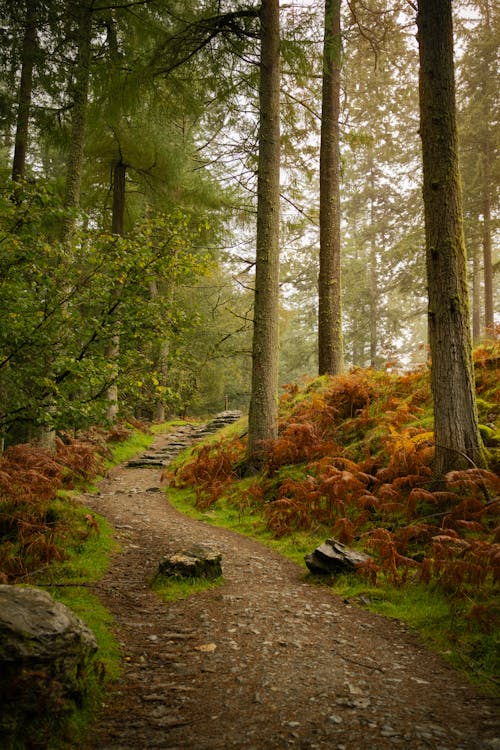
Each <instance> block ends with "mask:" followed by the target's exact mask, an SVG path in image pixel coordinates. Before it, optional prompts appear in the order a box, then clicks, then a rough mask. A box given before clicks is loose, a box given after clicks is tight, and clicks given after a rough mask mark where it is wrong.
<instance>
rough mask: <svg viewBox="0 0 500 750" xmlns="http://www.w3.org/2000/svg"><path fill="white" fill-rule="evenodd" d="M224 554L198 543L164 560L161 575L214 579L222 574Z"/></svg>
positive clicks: (159, 570) (160, 567)
mask: <svg viewBox="0 0 500 750" xmlns="http://www.w3.org/2000/svg"><path fill="white" fill-rule="evenodd" d="M221 560H222V555H221V554H220V553H219V552H217V550H214V549H213V548H212V547H209V546H207V545H202V544H197V545H194V546H193V547H190V548H189V549H186V550H182V551H180V552H176V553H175V554H174V555H170V556H169V557H166V558H165V559H164V560H162V561H161V562H160V564H159V566H158V573H160V575H164V576H169V577H171V578H207V579H209V580H214V579H215V578H219V577H220V576H221V575H222V565H221Z"/></svg>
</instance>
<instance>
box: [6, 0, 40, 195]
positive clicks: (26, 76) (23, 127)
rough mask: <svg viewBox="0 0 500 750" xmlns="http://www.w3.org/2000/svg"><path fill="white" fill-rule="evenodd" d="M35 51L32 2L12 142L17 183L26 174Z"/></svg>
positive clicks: (30, 0)
mask: <svg viewBox="0 0 500 750" xmlns="http://www.w3.org/2000/svg"><path fill="white" fill-rule="evenodd" d="M36 51H37V36H36V13H35V2H34V0H28V2H27V3H26V22H25V27H24V38H23V50H22V68H21V81H20V84H19V100H18V108H17V123H16V138H15V142H14V159H13V162H12V179H13V180H14V181H15V182H19V181H20V180H23V179H24V176H25V172H26V151H27V148H28V128H29V118H30V109H31V89H32V85H33V63H34V60H35V55H36Z"/></svg>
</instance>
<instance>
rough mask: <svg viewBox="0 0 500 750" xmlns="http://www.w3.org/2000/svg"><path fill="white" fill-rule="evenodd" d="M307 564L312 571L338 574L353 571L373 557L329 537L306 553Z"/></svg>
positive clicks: (323, 573)
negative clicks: (312, 550)
mask: <svg viewBox="0 0 500 750" xmlns="http://www.w3.org/2000/svg"><path fill="white" fill-rule="evenodd" d="M304 559H305V561H306V565H307V567H308V568H309V570H310V571H311V573H318V574H322V575H336V574H338V573H346V572H352V571H354V570H356V568H357V567H358V566H359V565H362V564H363V563H367V562H369V561H370V560H371V559H372V558H371V557H370V556H369V555H365V554H364V553H363V552H358V551H357V550H354V549H351V548H350V547H346V545H345V544H342V543H341V542H338V541H337V540H336V539H327V540H326V541H325V542H324V543H323V544H320V546H319V547H316V549H315V550H314V552H311V553H310V554H309V555H305V558H304Z"/></svg>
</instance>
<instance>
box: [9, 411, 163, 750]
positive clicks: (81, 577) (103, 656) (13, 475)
mask: <svg viewBox="0 0 500 750" xmlns="http://www.w3.org/2000/svg"><path fill="white" fill-rule="evenodd" d="M141 427H142V426H141V425H140V424H136V425H133V426H127V427H124V426H117V427H115V428H114V429H113V430H112V431H111V432H105V431H104V430H100V429H99V430H98V429H93V430H91V431H89V432H88V433H86V434H85V435H82V436H79V437H78V438H77V439H75V438H71V437H69V436H63V437H62V438H59V439H58V440H57V446H56V452H55V453H54V454H52V453H49V452H48V451H44V450H41V449H39V448H35V447H33V446H30V445H18V446H14V447H12V448H9V449H7V451H5V453H4V454H3V456H1V457H0V582H1V583H14V584H16V583H17V584H19V583H22V584H30V585H36V586H40V587H43V588H45V589H46V590H47V591H49V593H50V594H51V595H52V596H54V598H55V599H57V600H58V601H61V602H62V603H63V604H65V605H66V606H68V607H69V608H70V609H71V610H73V611H74V612H75V613H76V614H77V615H78V616H79V617H80V618H81V619H82V620H83V621H84V622H85V623H86V624H87V626H88V627H89V628H90V629H91V630H92V632H93V633H94V635H95V637H96V640H97V644H98V652H97V655H96V657H95V658H94V660H93V667H92V669H90V670H88V672H87V673H86V676H85V691H86V696H85V702H84V704H83V705H81V706H78V708H76V707H75V710H73V711H72V712H71V713H69V714H66V715H65V716H64V721H61V717H60V716H57V717H51V716H50V715H40V716H35V715H34V716H33V721H32V723H30V722H26V726H23V728H22V733H23V736H22V737H20V738H12V742H11V746H12V747H19V748H25V747H28V746H30V747H31V746H33V747H35V746H36V747H42V746H43V747H50V748H54V750H55V749H56V748H66V749H67V748H71V747H74V743H75V741H77V740H78V737H81V736H83V734H84V731H85V727H86V726H87V725H88V722H89V720H90V719H91V718H92V716H93V715H94V713H95V711H96V710H97V709H98V708H100V707H101V705H102V700H103V696H104V690H105V685H106V684H107V683H108V682H109V681H110V680H113V679H115V678H116V677H117V676H118V673H119V658H120V655H119V646H118V643H117V641H116V639H115V638H114V636H113V635H112V624H113V623H112V618H111V615H110V614H109V613H108V612H107V610H106V609H105V608H104V607H103V606H102V604H101V603H100V601H99V599H98V598H97V597H96V596H94V595H93V594H92V593H91V592H90V591H89V590H88V588H86V586H87V585H88V584H89V583H92V582H95V581H98V580H99V579H100V578H101V577H102V575H103V574H104V572H105V571H106V569H107V566H108V562H109V555H110V552H111V551H112V550H113V548H114V547H115V543H114V541H113V538H112V530H111V527H110V526H109V525H108V524H107V522H106V521H105V520H104V519H103V518H101V517H100V516H98V515H96V514H94V513H92V512H91V511H90V510H89V509H88V508H85V507H83V506H82V505H81V504H80V503H78V502H77V501H76V500H75V498H74V493H75V491H77V490H79V489H83V488H88V486H89V484H90V483H91V482H92V481H93V480H95V479H96V478H97V477H98V476H99V474H100V473H101V472H102V471H104V470H105V468H107V467H109V466H110V465H111V464H115V463H120V462H121V461H123V460H125V459H126V458H127V457H129V456H131V455H134V454H136V453H137V452H138V450H141V449H143V448H145V447H146V446H147V445H148V444H149V443H150V442H151V436H150V435H146V434H145V433H144V431H143V430H142V429H141ZM33 733H35V734H34V735H33ZM34 736H36V738H37V739H36V742H38V743H39V744H36V743H35V744H33V742H35V740H34V739H33V737H34ZM30 743H31V744H30ZM44 743H45V744H44Z"/></svg>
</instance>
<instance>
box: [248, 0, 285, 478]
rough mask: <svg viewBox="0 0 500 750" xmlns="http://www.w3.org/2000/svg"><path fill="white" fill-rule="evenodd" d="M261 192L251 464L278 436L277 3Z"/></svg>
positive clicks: (267, 49)
mask: <svg viewBox="0 0 500 750" xmlns="http://www.w3.org/2000/svg"><path fill="white" fill-rule="evenodd" d="M260 20H261V60H260V88H259V106H260V126H259V166H258V176H257V180H258V186H257V238H256V242H257V254H256V267H255V303H254V329H253V346H252V387H251V398H250V412H249V418H248V419H249V425H248V456H249V464H252V463H253V464H257V465H258V463H259V453H260V451H261V450H262V442H263V441H265V440H267V439H269V438H273V437H275V436H276V435H277V417H278V403H277V402H278V300H279V222H280V175H279V171H280V103H279V97H280V59H279V54H280V28H279V2H278V0H263V2H262V5H261V12H260Z"/></svg>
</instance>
